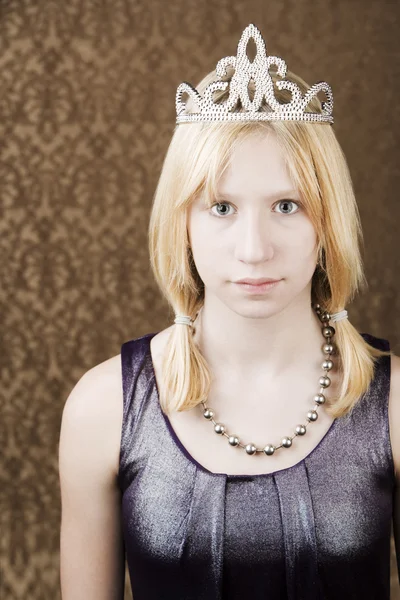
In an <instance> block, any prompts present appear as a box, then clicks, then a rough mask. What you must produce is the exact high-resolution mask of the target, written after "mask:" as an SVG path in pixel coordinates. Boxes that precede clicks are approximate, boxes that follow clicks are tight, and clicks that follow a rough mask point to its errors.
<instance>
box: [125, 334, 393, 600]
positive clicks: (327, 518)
mask: <svg viewBox="0 0 400 600" xmlns="http://www.w3.org/2000/svg"><path fill="white" fill-rule="evenodd" d="M154 335H156V334H155V333H150V334H147V335H144V336H143V337H140V338H137V339H134V340H130V341H128V342H126V343H124V344H123V345H122V348H121V360H122V377H123V391H124V412H123V423H122V436H121V448H120V469H119V475H118V481H119V486H120V489H121V494H122V528H123V535H124V543H125V551H126V558H127V563H128V568H129V574H130V580H131V586H132V593H133V598H134V600H180V599H184V600H222V599H224V600H225V599H229V600H239V599H240V600H243V599H244V598H249V599H250V598H251V600H261V599H262V600H265V599H267V600H283V599H285V600H286V599H289V600H303V599H304V600H317V599H318V600H331V599H332V600H338V599H340V600H341V599H343V600H351V599H362V600H389V597H390V585H389V580H390V535H391V518H392V503H393V491H394V484H395V476H394V464H393V457H392V452H391V445H390V437H389V421H388V398H389V389H390V357H382V358H381V359H380V360H379V362H378V364H377V366H376V372H375V376H374V379H373V381H372V384H371V386H370V389H369V391H368V392H367V393H366V394H364V396H363V397H362V399H361V400H360V402H359V403H358V404H357V406H356V407H355V409H354V411H353V413H352V415H351V416H350V415H346V417H344V418H341V419H336V420H335V421H334V422H333V423H332V425H331V427H330V429H329V430H328V432H327V433H326V435H325V436H324V438H323V439H322V440H321V441H320V443H319V444H318V445H317V446H316V447H315V448H314V449H313V450H312V451H311V452H310V454H309V455H308V456H307V457H306V458H305V459H303V460H301V461H300V462H298V463H297V464H295V465H294V466H292V467H289V468H286V469H282V470H279V471H276V472H274V473H269V474H262V475H226V474H224V473H212V472H210V471H208V470H207V469H205V468H204V467H202V466H201V465H199V463H198V462H197V461H196V460H195V459H194V458H193V457H191V456H190V455H189V454H188V452H187V451H186V450H185V448H184V447H183V446H182V444H181V443H180V441H179V439H178V438H177V436H176V434H175V433H174V430H173V429H172V426H171V424H170V422H169V420H168V417H167V416H166V415H164V413H163V412H162V411H161V407H160V404H159V399H158V390H157V385H156V380H155V373H154V367H153V363H152V359H151V354H150V339H151V338H152V337H153V336H154ZM361 335H363V336H364V338H365V339H366V340H367V341H368V342H369V343H370V344H372V345H374V346H376V347H379V348H382V349H385V350H386V349H389V343H388V342H387V341H386V340H383V339H380V338H376V337H374V336H372V335H370V334H364V333H363V334H361Z"/></svg>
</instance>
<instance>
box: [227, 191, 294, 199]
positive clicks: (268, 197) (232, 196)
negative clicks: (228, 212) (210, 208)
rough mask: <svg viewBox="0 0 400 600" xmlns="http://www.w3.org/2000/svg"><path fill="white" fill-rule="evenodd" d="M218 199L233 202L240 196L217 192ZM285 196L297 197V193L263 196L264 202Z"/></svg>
mask: <svg viewBox="0 0 400 600" xmlns="http://www.w3.org/2000/svg"><path fill="white" fill-rule="evenodd" d="M216 195H217V197H218V198H226V199H229V198H230V199H232V200H234V199H235V198H238V199H240V196H238V195H236V194H230V193H229V192H217V193H216ZM285 196H299V192H298V191H297V190H279V191H278V192H274V193H273V194H270V195H268V196H264V199H265V200H270V199H274V198H277V197H280V198H281V197H285Z"/></svg>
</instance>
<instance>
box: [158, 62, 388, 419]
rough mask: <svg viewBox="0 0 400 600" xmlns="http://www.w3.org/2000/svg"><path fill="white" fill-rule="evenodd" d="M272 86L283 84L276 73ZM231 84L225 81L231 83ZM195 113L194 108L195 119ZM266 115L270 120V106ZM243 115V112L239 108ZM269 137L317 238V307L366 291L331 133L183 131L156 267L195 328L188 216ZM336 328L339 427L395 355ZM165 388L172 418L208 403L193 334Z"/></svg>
mask: <svg viewBox="0 0 400 600" xmlns="http://www.w3.org/2000/svg"><path fill="white" fill-rule="evenodd" d="M271 76H272V78H273V79H274V81H276V78H277V77H276V74H275V73H274V72H271ZM230 77H231V75H227V76H226V78H225V80H226V81H228V80H229V79H230ZM215 79H216V74H215V71H212V72H211V73H209V74H208V75H207V76H206V77H205V78H204V79H203V80H202V81H201V82H200V83H199V85H198V86H196V87H197V89H198V90H199V92H200V93H203V92H204V89H205V87H206V86H207V85H208V84H209V83H210V82H211V81H214V80H215ZM287 79H291V80H292V81H294V82H296V83H297V85H298V86H299V87H300V89H301V91H302V93H305V92H306V91H307V90H308V89H309V86H308V85H307V84H306V83H305V82H304V81H303V80H302V79H301V78H300V77H298V76H296V75H294V74H293V73H291V72H289V71H288V73H287ZM249 91H250V93H253V94H254V87H253V88H251V87H249ZM227 94H228V92H218V93H215V94H214V101H216V102H223V101H225V100H226V98H227ZM275 96H276V98H277V100H278V101H279V102H287V101H288V100H290V92H288V91H287V90H282V91H279V90H278V89H277V88H275ZM191 108H193V106H192V103H191V99H190V98H189V99H188V102H187V111H190V110H191ZM309 108H310V110H311V111H312V112H321V103H320V101H319V99H318V98H314V99H313V101H312V103H310V106H309ZM262 109H263V110H270V109H269V107H268V106H267V105H264V106H262ZM237 110H239V111H240V110H243V109H242V108H241V107H240V106H238V107H237ZM268 132H273V133H274V134H275V136H276V139H277V141H278V143H279V144H280V146H281V148H282V150H283V154H284V156H285V159H286V161H287V165H288V168H289V172H290V174H291V176H292V177H293V180H294V183H295V184H296V185H297V187H298V190H299V192H300V194H301V195H302V200H303V202H305V208H306V211H307V213H308V215H309V217H310V220H311V221H312V223H313V225H314V228H315V231H316V233H317V237H318V255H319V260H318V265H317V268H316V270H315V272H314V275H313V278H312V288H311V302H313V303H318V304H320V305H321V307H322V308H323V310H325V311H327V312H328V313H331V314H332V313H334V312H337V311H339V310H342V309H343V308H345V307H346V306H347V305H348V303H349V302H350V301H351V300H352V299H353V297H354V295H355V293H356V292H357V291H358V290H359V289H361V288H364V287H366V279H365V275H364V271H363V266H362V259H361V254H360V245H361V244H362V242H363V239H362V230H361V225H360V217H359V212H358V208H357V204H356V200H355V196H354V192H353V186H352V182H351V177H350V173H349V170H348V166H347V162H346V158H345V156H344V154H343V151H342V149H341V147H340V145H339V142H338V141H337V139H336V136H335V133H334V131H333V129H332V127H331V126H330V125H328V124H324V123H307V122H300V121H264V122H262V121H258V122H211V123H202V122H200V123H189V124H180V125H177V126H176V128H175V131H174V133H173V136H172V139H171V142H170V145H169V148H168V151H167V153H166V156H165V160H164V163H163V167H162V171H161V175H160V178H159V181H158V185H157V189H156V192H155V196H154V201H153V206H152V212H151V217H150V224H149V250H150V262H151V267H152V269H153V273H154V276H155V279H156V281H157V283H158V285H159V287H160V290H161V292H162V293H163V295H164V296H165V298H166V300H167V302H168V303H169V305H170V306H171V308H172V310H173V313H174V314H175V313H179V314H184V315H190V316H192V318H194V317H195V315H197V313H198V312H199V310H200V309H201V307H202V305H203V302H204V284H203V282H202V280H201V279H200V276H199V274H198V272H197V270H196V266H195V263H194V260H193V256H192V252H191V249H190V244H189V239H188V232H187V222H186V211H187V208H188V206H189V205H190V204H191V202H192V201H193V199H194V198H195V197H196V195H197V194H198V193H200V192H201V193H203V194H204V199H205V202H206V203H207V205H208V206H211V204H212V203H213V202H215V196H216V190H217V183H218V179H219V177H220V176H221V175H222V173H223V172H224V170H225V169H226V167H227V166H228V164H229V160H230V157H231V153H232V150H233V149H234V147H235V145H236V144H237V143H239V142H240V141H241V140H243V138H244V137H246V136H248V135H252V134H254V133H259V134H260V135H263V134H264V135H265V134H267V133H268ZM322 325H323V324H322V323H321V326H322ZM334 327H335V330H336V333H335V337H334V344H335V347H336V354H335V355H334V357H333V360H334V361H335V362H337V366H338V368H340V370H341V374H342V378H341V385H340V388H339V393H338V395H337V396H336V397H327V401H326V404H325V405H324V407H325V409H326V411H327V413H328V414H329V415H330V416H331V417H333V418H337V417H341V416H344V415H345V414H347V413H349V412H351V411H352V409H353V408H354V406H355V404H356V403H357V401H358V400H359V399H360V398H361V396H362V395H363V394H364V393H365V392H366V391H367V390H368V388H369V386H370V383H371V381H372V379H373V376H374V365H375V362H376V361H377V360H378V358H379V357H381V356H387V355H390V354H391V351H383V350H379V349H377V348H374V347H373V346H371V345H370V344H368V343H367V342H366V341H365V340H364V339H363V337H362V336H361V335H360V334H359V333H358V331H357V330H356V329H355V328H354V327H353V325H352V324H351V323H350V321H349V320H347V319H345V320H342V321H338V322H335V323H334ZM322 341H323V340H322ZM321 345H322V343H321ZM162 378H163V379H162V380H163V384H164V385H163V388H164V390H165V395H162V394H161V395H160V405H161V407H162V410H163V411H164V412H165V413H167V414H168V413H170V412H171V411H183V410H188V409H190V408H193V407H195V406H197V405H198V404H199V403H200V402H201V400H206V398H207V397H208V394H209V390H210V385H211V381H212V373H211V370H210V367H209V365H208V364H207V362H206V360H205V358H204V356H203V355H202V354H201V352H200V349H199V347H198V346H197V344H196V343H195V341H194V339H193V328H192V327H189V326H184V325H176V326H175V327H173V330H172V332H171V335H170V337H169V339H168V342H167V345H166V348H165V354H164V356H163V363H162ZM328 391H329V388H328ZM327 396H329V394H327Z"/></svg>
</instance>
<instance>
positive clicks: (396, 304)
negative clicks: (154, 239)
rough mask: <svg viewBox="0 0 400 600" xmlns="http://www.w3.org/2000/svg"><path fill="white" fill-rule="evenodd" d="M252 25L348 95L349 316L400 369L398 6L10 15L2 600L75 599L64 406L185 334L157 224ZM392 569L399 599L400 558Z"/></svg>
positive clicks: (129, 4)
mask: <svg viewBox="0 0 400 600" xmlns="http://www.w3.org/2000/svg"><path fill="white" fill-rule="evenodd" d="M250 22H254V23H255V24H256V25H257V26H258V27H260V29H261V31H262V32H263V34H264V35H265V37H266V41H267V48H268V51H269V53H271V54H276V55H278V56H283V57H285V59H286V61H287V63H288V67H289V69H290V70H292V71H294V72H297V73H299V74H300V75H301V76H302V77H303V78H304V79H305V80H306V81H308V82H309V83H315V82H317V81H319V80H326V81H328V82H329V83H330V84H331V86H332V88H333V93H334V98H335V108H334V114H335V124H334V129H335V131H336V133H337V135H338V138H339V140H340V142H341V144H342V146H343V149H344V151H345V154H346V156H347V159H348V162H349V165H350V170H351V173H352V177H353V181H354V186H355V190H356V195H357V199H358V202H359V208H360V213H361V218H362V223H363V229H364V236H365V242H366V243H365V251H364V257H365V267H366V272H367V278H368V281H369V289H368V291H367V292H366V293H364V294H363V295H362V296H361V297H358V298H356V299H355V300H354V302H353V303H352V305H351V306H350V307H347V308H348V310H349V316H350V318H351V320H352V322H353V323H354V324H355V326H356V327H357V328H358V329H359V330H360V331H368V332H371V333H373V334H374V335H377V336H379V337H384V338H387V339H389V340H390V342H391V345H392V348H393V349H394V350H395V351H396V353H397V354H399V353H400V316H399V315H400V300H399V299H400V294H399V291H400V290H399V281H398V273H399V266H400V265H399V246H398V237H399V225H398V223H399V218H400V204H399V201H398V195H399V193H398V185H399V175H400V169H399V124H400V112H399V109H398V102H397V98H398V94H399V93H400V89H399V88H400V83H399V82H400V77H399V75H400V73H399V71H400V61H399V53H400V48H399V35H398V31H399V4H398V3H395V2H389V1H386V2H382V0H350V1H349V0H319V1H317V2H315V1H314V0H275V1H267V0H263V1H261V0H259V1H257V0H246V1H244V0H221V1H219V2H211V1H204V0H198V1H197V2H195V1H193V0H169V1H166V0H151V1H144V0H103V1H102V2H99V1H95V0H85V1H84V2H82V1H80V0H69V1H68V2H64V1H61V0H36V1H34V0H0V132H1V133H0V135H1V137H0V139H1V144H0V191H1V194H0V203H1V204H0V206H1V219H0V228H1V235H0V247H1V254H2V260H1V262H0V269H1V286H0V302H1V314H2V316H3V326H2V336H1V337H2V351H1V382H2V385H1V397H2V403H1V419H0V422H1V428H0V433H1V438H0V439H1V449H2V460H1V461H0V519H1V546H0V558H1V580H0V597H1V600H28V598H29V600H55V599H57V598H60V583H59V528H60V517H61V507H60V490H59V476H58V466H57V459H58V440H59V432H60V421H61V414H62V410H63V406H64V403H65V400H66V398H67V396H68V394H69V392H70V391H71V389H72V387H73V386H74V384H75V383H76V382H77V380H78V379H79V377H80V376H81V375H82V374H83V372H85V371H86V370H88V369H89V368H90V367H92V366H94V365H95V364H97V363H99V362H102V361H103V360H105V359H106V358H108V357H111V356H113V355H115V354H118V352H119V350H120V345H121V343H122V342H124V341H127V340H128V339H131V338H133V337H138V336H140V335H143V334H145V333H147V332H151V331H159V330H160V329H163V328H164V327H166V326H167V325H169V324H170V323H171V322H172V321H171V319H170V317H171V315H170V314H169V312H168V307H167V306H166V304H165V302H164V300H163V299H162V298H161V295H160V292H159V290H158V289H157V287H156V285H155V282H154V280H153V278H152V276H151V273H150V270H149V257H148V251H147V226H148V219H149V214H150V208H151V202H152V196H153V194H154V191H155V187H156V184H157V179H158V176H159V172H160V168H161V165H162V161H163V158H164V155H165V152H166V149H167V146H168V143H169V140H170V138H171V135H172V132H173V129H174V125H175V123H174V120H175V106H174V101H175V91H176V87H177V85H178V84H179V83H180V82H181V81H184V80H187V81H190V82H192V83H193V84H195V83H197V82H198V81H199V80H200V79H201V77H202V76H203V75H204V74H205V73H206V72H208V71H209V70H211V69H212V68H214V66H215V64H216V62H217V60H218V59H219V58H221V57H223V56H227V55H229V53H230V52H232V53H234V52H235V51H236V44H237V41H238V39H239V37H240V34H241V32H242V31H243V29H244V27H245V26H246V25H248V24H249V23H250ZM392 545H393V540H392ZM391 567H392V587H393V598H400V594H399V591H398V585H397V574H396V569H395V555H394V549H393V548H392V565H391ZM130 597H131V596H130V591H129V586H128V585H127V589H126V598H130Z"/></svg>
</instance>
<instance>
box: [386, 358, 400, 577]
mask: <svg viewBox="0 0 400 600" xmlns="http://www.w3.org/2000/svg"><path fill="white" fill-rule="evenodd" d="M391 361H392V362H391V378H390V399H389V421H390V439H391V444H392V451H393V460H394V466H395V474H396V487H395V493H394V500H393V501H394V504H393V536H394V541H395V548H396V558H397V574H398V577H399V580H400V357H399V356H395V355H392V356H391Z"/></svg>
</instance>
